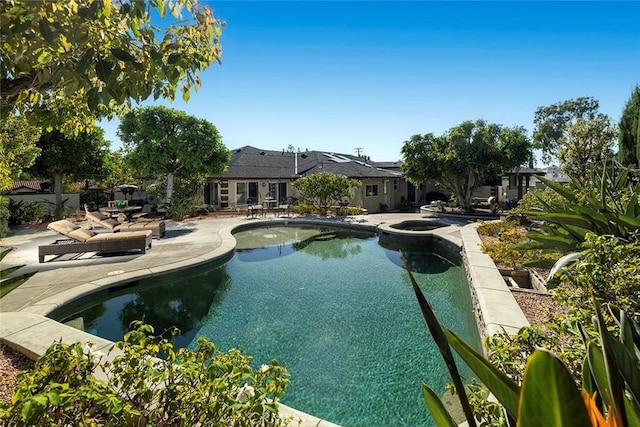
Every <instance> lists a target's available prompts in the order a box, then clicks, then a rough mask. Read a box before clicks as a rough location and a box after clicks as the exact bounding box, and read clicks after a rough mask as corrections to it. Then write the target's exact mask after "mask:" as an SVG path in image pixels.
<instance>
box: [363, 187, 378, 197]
mask: <svg viewBox="0 0 640 427" xmlns="http://www.w3.org/2000/svg"><path fill="white" fill-rule="evenodd" d="M364 194H365V196H366V197H376V196H377V195H378V184H373V185H365V186H364Z"/></svg>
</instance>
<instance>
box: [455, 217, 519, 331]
mask: <svg viewBox="0 0 640 427" xmlns="http://www.w3.org/2000/svg"><path fill="white" fill-rule="evenodd" d="M476 226H477V224H476V223H473V224H468V225H465V226H464V227H462V229H461V230H460V234H461V236H462V244H463V247H464V251H463V252H462V254H463V259H464V264H465V267H466V270H467V280H468V282H469V288H470V289H471V296H472V298H473V302H474V306H475V309H476V315H477V316H478V326H479V328H480V330H481V331H482V335H483V336H490V335H493V334H495V333H498V332H503V331H504V332H507V333H508V334H509V335H514V334H516V333H517V332H518V331H519V330H520V328H522V327H524V326H529V321H528V320H527V318H526V317H525V315H524V313H523V312H522V309H521V308H520V306H519V305H518V303H517V301H516V300H515V298H514V297H513V295H512V294H511V291H510V290H509V288H508V287H507V284H506V283H505V281H504V279H503V278H502V275H501V274H500V271H499V270H498V267H496V265H495V263H494V262H493V260H492V259H491V257H490V256H489V255H487V254H485V253H483V252H482V249H481V244H482V241H481V240H480V236H478V232H477V231H476Z"/></svg>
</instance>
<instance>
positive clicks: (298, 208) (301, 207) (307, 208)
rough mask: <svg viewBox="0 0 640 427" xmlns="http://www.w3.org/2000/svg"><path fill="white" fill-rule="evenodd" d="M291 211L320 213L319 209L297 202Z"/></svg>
mask: <svg viewBox="0 0 640 427" xmlns="http://www.w3.org/2000/svg"><path fill="white" fill-rule="evenodd" d="M293 213H295V214H299V215H320V209H319V208H316V207H314V206H312V205H308V204H306V203H298V204H297V205H295V206H294V207H293Z"/></svg>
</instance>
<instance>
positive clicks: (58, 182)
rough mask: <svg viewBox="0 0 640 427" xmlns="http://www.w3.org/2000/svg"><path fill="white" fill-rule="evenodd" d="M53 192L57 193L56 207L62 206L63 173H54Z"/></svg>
mask: <svg viewBox="0 0 640 427" xmlns="http://www.w3.org/2000/svg"><path fill="white" fill-rule="evenodd" d="M53 192H54V194H55V195H56V198H55V201H56V208H60V207H61V206H62V175H60V174H55V175H53Z"/></svg>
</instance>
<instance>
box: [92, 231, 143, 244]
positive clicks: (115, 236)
mask: <svg viewBox="0 0 640 427" xmlns="http://www.w3.org/2000/svg"><path fill="white" fill-rule="evenodd" d="M152 234H153V233H152V232H151V230H140V231H127V232H126V233H100V234H96V235H95V236H93V237H92V238H91V239H90V241H91V242H98V241H105V240H113V241H122V240H135V239H139V238H140V236H145V237H149V236H151V235H152Z"/></svg>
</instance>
